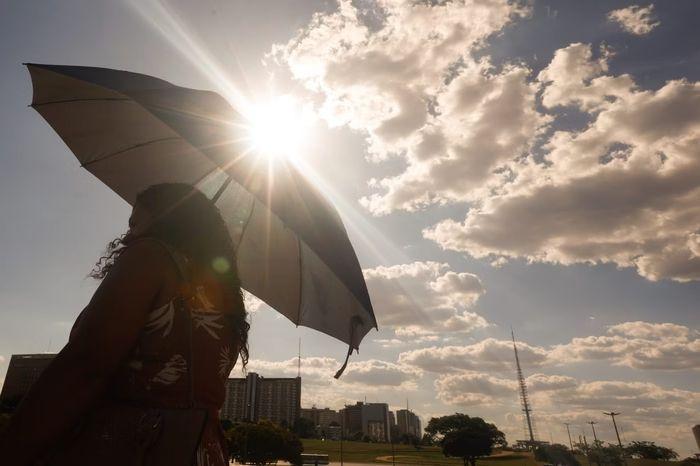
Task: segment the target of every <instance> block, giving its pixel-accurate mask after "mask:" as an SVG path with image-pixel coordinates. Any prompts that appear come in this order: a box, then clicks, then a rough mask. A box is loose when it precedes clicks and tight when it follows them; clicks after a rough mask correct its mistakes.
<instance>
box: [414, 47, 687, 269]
mask: <svg viewBox="0 0 700 466" xmlns="http://www.w3.org/2000/svg"><path fill="white" fill-rule="evenodd" d="M606 60H607V58H606V57H602V58H594V57H593V54H592V52H591V49H590V46H589V45H585V44H572V45H570V46H568V47H566V48H563V49H561V50H558V51H557V52H556V53H555V55H554V58H553V59H552V62H551V63H550V64H549V66H548V67H546V68H545V69H544V70H543V71H542V72H541V73H540V75H539V79H540V80H541V82H542V88H543V105H544V106H545V107H547V108H558V107H562V106H567V107H574V108H576V109H578V110H579V111H582V112H584V113H586V114H587V115H588V116H589V117H590V119H591V121H590V123H589V124H588V125H587V126H586V127H585V128H583V129H581V130H570V131H555V132H553V134H552V135H551V136H550V137H549V139H548V140H547V142H546V144H545V145H544V146H543V150H544V151H545V154H544V161H538V160H537V159H536V158H535V157H534V156H532V155H531V156H529V157H528V158H527V159H525V160H523V161H522V162H521V163H519V164H517V165H514V166H513V180H512V181H511V182H509V183H507V184H504V185H503V186H502V188H501V190H500V191H497V192H495V194H493V195H490V196H488V197H484V198H482V199H481V201H480V203H479V204H478V205H475V206H474V207H473V208H472V209H470V210H469V211H468V213H467V215H466V217H465V220H464V221H463V222H457V221H454V220H451V219H448V220H444V221H442V222H439V223H438V224H437V225H435V226H433V227H431V228H428V229H426V230H424V232H423V234H424V236H425V237H426V238H428V239H431V240H433V241H435V242H436V243H437V244H439V245H440V246H441V247H442V248H444V249H450V250H455V251H460V252H466V253H468V254H470V255H472V256H474V257H477V258H494V257H496V258H499V257H500V258H503V257H505V258H515V257H521V258H526V259H527V260H530V261H540V262H549V263H556V264H574V263H590V264H594V263H606V262H607V263H615V264H617V265H618V266H621V267H634V268H636V270H637V271H638V273H639V274H640V275H642V276H644V277H646V278H648V279H650V280H659V279H663V278H669V279H673V280H677V281H691V280H697V279H700V256H698V255H697V254H696V253H697V252H698V247H697V243H698V239H697V234H698V231H700V207H699V206H700V202H698V201H700V158H699V157H698V156H697V154H698V153H700V83H692V82H688V81H685V80H676V81H669V82H667V83H666V84H665V85H664V86H663V87H661V88H660V89H658V90H655V91H654V90H640V89H638V88H637V87H636V85H635V84H634V81H633V80H632V78H631V77H629V76H627V75H621V76H608V75H604V74H603V73H604V72H605V71H606V69H607V65H606Z"/></svg>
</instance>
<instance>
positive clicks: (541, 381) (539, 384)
mask: <svg viewBox="0 0 700 466" xmlns="http://www.w3.org/2000/svg"><path fill="white" fill-rule="evenodd" d="M526 383H527V388H528V390H529V391H530V392H531V393H536V392H546V391H552V390H561V389H564V388H572V387H575V386H576V385H578V381H577V380H576V379H574V378H573V377H568V376H565V375H546V374H533V375H531V376H529V377H528V378H527V379H526Z"/></svg>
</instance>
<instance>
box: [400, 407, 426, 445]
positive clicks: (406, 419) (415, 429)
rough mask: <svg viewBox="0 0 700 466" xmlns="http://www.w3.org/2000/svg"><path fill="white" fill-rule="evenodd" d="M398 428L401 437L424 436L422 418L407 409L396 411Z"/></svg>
mask: <svg viewBox="0 0 700 466" xmlns="http://www.w3.org/2000/svg"><path fill="white" fill-rule="evenodd" d="M396 426H397V427H398V431H399V435H404V434H408V435H414V436H416V437H418V438H421V437H422V436H423V430H422V429H421V425H420V418H418V416H416V415H415V414H414V413H413V412H412V411H409V410H407V409H399V410H398V411H396Z"/></svg>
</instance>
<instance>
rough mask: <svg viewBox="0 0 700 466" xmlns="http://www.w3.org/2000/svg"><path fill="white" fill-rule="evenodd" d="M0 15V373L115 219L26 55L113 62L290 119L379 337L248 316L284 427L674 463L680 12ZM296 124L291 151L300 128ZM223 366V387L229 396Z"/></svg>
mask: <svg viewBox="0 0 700 466" xmlns="http://www.w3.org/2000/svg"><path fill="white" fill-rule="evenodd" d="M1 8H2V14H0V44H2V45H0V69H1V70H2V72H1V73H0V99H1V100H0V140H2V141H3V147H2V150H1V151H0V199H1V201H0V219H2V221H1V222H0V225H1V226H0V245H2V246H1V247H0V263H1V264H2V267H1V268H0V313H1V314H0V315H1V316H2V317H1V319H2V320H1V322H2V325H0V379H2V378H3V377H4V374H5V372H6V370H7V363H8V361H9V358H10V356H11V355H12V354H17V353H33V352H56V351H58V350H60V348H61V347H62V346H63V345H64V344H65V342H66V341H67V337H68V332H69V330H70V326H71V325H72V322H73V320H74V319H75V317H76V316H77V314H78V313H79V312H80V310H81V309H82V308H83V307H84V306H85V304H86V303H87V301H88V300H89V298H90V296H91V294H92V292H93V291H94V289H95V287H96V286H97V283H96V282H95V281H94V280H92V279H89V278H87V274H88V272H89V271H90V269H91V268H92V265H93V264H94V262H95V261H96V259H97V258H98V257H99V255H100V253H101V252H102V251H103V250H104V247H105V245H106V243H107V242H108V241H109V240H110V239H112V238H114V237H116V236H117V235H119V234H121V233H122V232H123V231H124V230H125V229H126V224H127V219H128V216H129V213H130V208H129V206H128V205H126V203H124V202H123V201H122V200H121V199H119V198H118V197H117V196H116V195H115V194H114V193H112V192H110V190H109V189H107V188H106V187H105V186H103V185H102V184H101V183H100V182H99V181H98V180H96V179H95V178H94V177H92V176H91V175H90V174H89V173H87V172H85V171H84V170H82V169H81V168H80V167H79V165H78V163H77V161H76V159H75V158H74V156H73V155H72V154H71V153H70V151H69V150H68V148H67V147H66V146H65V145H64V144H63V143H62V142H61V140H60V139H59V138H58V136H57V135H56V134H55V133H54V132H53V131H52V130H51V129H50V127H49V126H48V125H47V124H46V123H45V122H44V121H43V120H42V119H41V117H40V116H39V115H38V114H37V113H35V112H34V111H33V110H32V109H31V108H29V107H28V104H29V103H30V102H31V85H30V80H29V76H28V73H27V71H26V69H25V68H24V67H23V66H22V63H24V62H37V63H51V64H73V65H88V66H103V67H109V68H118V69H126V70H130V71H135V72H140V73H145V74H150V75H154V76H158V77H160V78H163V79H165V80H168V81H170V82H172V83H174V84H178V85H181V86H187V87H193V88H198V89H210V90H214V91H217V92H220V93H221V94H222V95H224V96H225V97H226V98H228V99H229V101H230V102H231V103H232V104H233V105H234V106H243V105H245V106H247V108H249V109H252V111H253V112H255V111H256V109H258V108H266V105H268V104H269V103H270V102H273V103H274V102H280V101H281V100H280V99H286V100H283V101H285V102H292V103H293V105H294V107H293V108H294V112H298V113H299V114H304V115H306V116H307V117H305V119H304V121H305V123H304V126H303V128H302V129H303V137H300V138H299V141H297V142H298V143H299V147H298V152H297V154H296V158H297V159H298V160H297V161H298V162H300V163H301V164H302V165H303V166H305V167H308V172H307V175H308V176H309V177H310V178H311V179H313V180H314V182H315V183H317V184H318V185H319V186H320V187H322V189H323V191H324V192H326V193H327V195H328V196H329V197H330V198H331V200H332V202H333V203H334V204H335V205H336V207H337V208H338V210H339V211H340V214H341V216H342V218H343V220H344V222H345V224H346V227H347V229H348V232H349V235H350V238H351V241H352V243H353V245H354V246H355V248H356V251H357V254H358V258H359V260H360V263H361V265H362V267H363V270H364V274H365V278H366V280H367V284H368V288H369V291H370V296H371V299H372V302H373V306H374V309H375V313H376V315H377V320H378V322H379V331H372V332H370V333H369V334H368V335H367V336H366V337H365V340H364V341H363V343H362V345H361V347H360V352H359V354H358V355H353V356H352V358H351V360H350V361H351V362H350V365H349V366H348V369H347V371H346V373H345V374H344V376H343V377H342V378H341V379H340V380H338V381H336V380H334V379H333V378H332V375H333V374H334V372H335V370H337V368H338V367H340V365H341V364H342V359H343V357H344V353H345V351H346V347H345V345H344V344H343V343H341V342H338V341H336V340H333V339H332V338H330V337H327V336H324V335H321V334H319V333H317V332H314V331H311V330H308V329H304V328H296V327H295V326H294V325H293V324H291V323H290V322H289V321H287V320H286V319H284V318H282V317H281V316H279V315H278V314H277V313H276V312H275V311H274V310H272V309H270V308H268V307H266V306H264V305H258V304H257V303H254V302H252V301H251V305H250V309H249V310H250V311H251V321H252V330H251V361H250V364H249V367H248V370H249V371H256V372H258V373H260V374H261V375H263V376H280V375H283V376H284V375H286V376H295V375H296V371H297V368H296V357H297V348H298V346H297V345H298V341H299V339H301V348H302V380H303V389H302V393H303V394H302V406H304V407H309V406H311V405H312V404H315V405H316V406H319V407H326V406H327V407H331V408H334V409H337V408H340V407H341V406H342V405H343V404H344V403H354V402H355V401H358V400H365V399H366V400H367V401H368V402H386V403H388V404H389V405H390V407H391V408H392V409H398V408H401V407H404V406H405V405H406V403H407V402H408V403H409V405H410V407H411V409H412V410H414V411H415V412H416V413H417V414H418V415H419V416H420V417H421V419H422V420H423V423H424V424H425V423H426V422H427V421H428V420H429V419H430V417H432V416H438V415H444V414H450V413H454V412H462V413H467V414H469V415H475V416H482V417H484V418H485V419H487V420H488V421H490V422H493V423H495V424H496V425H497V426H498V427H499V428H500V429H501V430H503V431H504V432H505V433H506V436H507V438H508V440H509V441H511V442H512V441H514V440H516V439H521V438H524V431H523V420H522V416H521V413H520V406H519V404H518V403H519V402H518V395H517V388H516V379H515V368H514V360H513V352H512V343H511V342H510V336H511V334H510V332H511V328H513V329H514V331H515V335H516V338H517V340H518V348H519V352H520V355H521V362H522V365H523V371H524V373H525V376H526V377H527V383H528V387H529V390H530V394H531V398H532V404H533V409H534V413H535V419H536V425H537V432H538V436H539V438H540V439H542V440H547V441H549V440H553V441H555V442H560V443H568V440H567V437H566V430H565V427H564V423H565V422H568V423H571V424H572V435H573V436H574V438H577V437H578V435H579V434H583V433H585V434H586V436H587V438H589V439H590V438H591V437H592V433H591V432H590V426H588V425H587V424H586V422H588V421H590V420H593V421H597V422H599V424H598V425H597V426H596V432H597V434H598V436H599V438H601V439H603V440H604V441H606V442H613V441H614V439H615V437H614V432H613V430H612V425H611V423H610V422H609V419H607V418H605V416H603V414H602V411H610V410H615V411H620V412H621V413H622V414H621V415H620V417H619V421H618V422H619V425H620V426H621V428H622V436H623V441H631V440H652V441H656V442H657V443H659V444H662V445H666V446H670V447H673V448H675V449H677V450H678V452H679V453H680V454H681V456H682V457H684V456H687V455H690V454H691V453H693V452H695V451H696V450H697V448H696V446H695V445H694V440H693V437H692V432H691V427H692V426H693V425H694V424H696V423H698V422H700V332H699V329H700V313H698V304H697V303H698V301H699V299H698V298H700V284H699V283H698V280H700V207H698V206H699V205H700V202H699V201H700V158H698V154H700V150H699V149H700V52H699V50H700V32H698V31H697V27H696V24H695V22H694V20H693V19H694V18H697V16H698V14H700V5H698V4H697V2H695V1H693V0H673V1H670V0H657V1H656V2H654V3H648V2H642V3H635V2H627V1H597V2H580V1H574V0H571V1H567V0H559V1H546V0H534V1H531V2H508V1H503V0H479V1H477V0H464V1H458V0H454V1H451V2H445V1H415V2H409V1H394V0H376V1H375V0H356V1H345V0H344V1H341V2H338V3H336V2H334V1H304V2H300V1H291V0H289V1H282V0H280V1H256V2H246V1H224V0H216V1H215V0H203V1H200V2H184V1H169V2H166V1H157V0H142V1H136V0H134V1H133V2H130V1H121V2H113V1H111V2H107V1H94V0H91V1H87V0H83V1H79V0H64V1H49V2H44V3H42V4H41V5H40V6H39V5H38V4H36V3H34V2H21V1H6V2H3V4H2V7H1ZM300 131H301V130H300ZM239 374H240V372H239V371H238V369H234V372H233V373H232V376H238V375H239Z"/></svg>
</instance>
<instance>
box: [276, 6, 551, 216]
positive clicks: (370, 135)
mask: <svg viewBox="0 0 700 466" xmlns="http://www.w3.org/2000/svg"><path fill="white" fill-rule="evenodd" d="M373 5H374V6H375V8H373V9H369V10H362V9H358V8H357V7H355V6H354V4H353V3H352V2H350V1H347V0H343V1H340V4H339V9H338V11H336V12H333V13H328V14H317V15H316V16H315V17H314V19H313V20H312V21H311V23H310V24H309V25H308V26H307V27H306V28H304V29H303V30H302V31H301V32H300V33H299V35H298V36H297V37H296V38H294V39H293V40H291V41H290V42H288V43H287V44H286V45H283V46H278V47H276V48H275V50H274V51H273V55H274V56H275V57H276V58H277V59H278V60H279V61H280V62H282V63H284V64H286V65H287V66H288V67H289V69H290V71H291V73H292V75H293V76H294V78H296V79H297V80H299V81H301V82H302V83H303V84H304V85H305V86H306V87H307V88H308V89H310V90H312V91H314V92H316V93H317V94H318V95H320V96H321V98H322V100H323V103H322V106H321V114H322V115H323V116H324V117H325V118H326V120H327V121H329V122H330V123H331V124H335V125H342V124H344V125H348V126H349V127H351V128H353V129H357V130H360V131H362V132H363V133H364V134H366V135H367V141H368V146H369V153H370V158H371V159H372V160H375V161H381V160H385V159H386V158H388V157H391V156H400V157H402V158H404V160H405V161H406V164H407V166H406V169H405V170H404V171H403V172H401V173H398V174H396V175H394V176H389V177H386V178H383V179H379V180H372V182H371V186H372V187H373V188H374V189H375V190H376V191H377V192H375V193H373V194H371V195H369V196H367V197H365V198H364V199H362V203H363V204H364V205H365V206H366V207H367V208H368V209H370V210H371V211H372V212H374V213H375V214H378V215H381V214H387V213H389V212H391V211H393V210H395V209H405V210H415V209H417V208H420V207H421V206H424V205H427V204H431V203H435V202H446V201H449V200H455V199H459V200H463V199H471V198H474V197H475V196H476V195H477V194H476V193H478V192H483V191H485V190H487V189H488V187H490V186H493V185H495V184H497V183H498V180H499V179H500V178H501V177H502V176H503V174H502V173H500V170H502V168H503V164H504V162H505V161H507V160H509V159H511V158H513V157H516V156H519V155H521V154H522V153H523V152H524V151H526V150H527V149H528V147H529V144H530V140H531V139H532V137H533V135H534V134H535V133H537V132H538V130H539V128H540V127H541V126H542V124H543V123H544V122H546V121H547V118H546V117H544V116H542V115H539V114H538V113H537V112H536V111H535V110H534V102H535V101H534V97H535V93H536V90H537V88H536V85H534V84H532V83H528V82H527V79H526V78H527V75H528V73H529V71H528V70H527V69H526V68H525V67H522V66H519V65H518V66H516V65H512V66H507V67H505V68H503V69H500V70H496V69H494V68H493V67H492V66H491V65H490V64H489V61H488V59H483V60H481V61H475V60H474V59H473V58H472V56H471V54H470V52H472V51H474V50H476V49H478V48H480V47H481V46H482V45H483V43H484V41H485V39H487V38H488V37H489V36H491V35H492V34H494V33H497V32H499V31H501V30H502V29H503V28H504V27H505V26H506V25H508V24H509V23H510V22H512V21H513V20H515V19H517V18H520V17H523V16H527V15H529V13H530V9H529V7H528V6H525V2H510V1H508V0H487V1H476V0H461V1H451V2H405V1H401V0H380V1H377V2H374V3H373Z"/></svg>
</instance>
